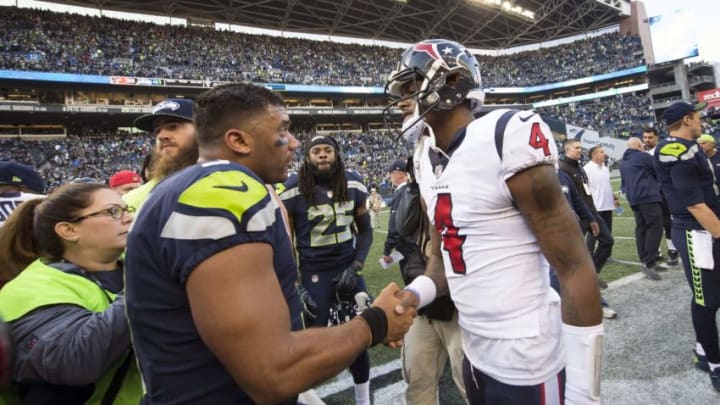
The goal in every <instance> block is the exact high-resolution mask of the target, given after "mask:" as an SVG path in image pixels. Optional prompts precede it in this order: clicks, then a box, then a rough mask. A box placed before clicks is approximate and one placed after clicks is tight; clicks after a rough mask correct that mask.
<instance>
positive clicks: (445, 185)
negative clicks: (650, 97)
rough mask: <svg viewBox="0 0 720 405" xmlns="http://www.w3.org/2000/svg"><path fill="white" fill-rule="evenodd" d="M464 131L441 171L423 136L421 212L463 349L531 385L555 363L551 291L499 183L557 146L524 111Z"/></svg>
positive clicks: (505, 378)
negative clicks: (436, 249)
mask: <svg viewBox="0 0 720 405" xmlns="http://www.w3.org/2000/svg"><path fill="white" fill-rule="evenodd" d="M503 127H504V131H503ZM496 128H497V129H496ZM465 131H466V132H465V137H464V139H463V140H462V143H460V145H459V146H458V147H457V148H456V149H455V150H454V151H452V152H451V156H450V157H449V159H448V160H447V164H446V165H445V167H438V165H435V166H433V161H437V159H431V158H430V155H431V154H432V153H433V152H432V151H433V150H434V151H440V150H439V149H436V148H435V139H434V137H433V136H432V135H431V136H427V137H423V138H422V139H421V141H420V142H421V144H419V145H417V147H416V149H415V158H414V162H415V173H416V176H417V179H418V182H419V184H420V191H421V193H422V197H423V199H424V200H425V202H426V206H427V214H428V217H429V218H430V220H431V222H432V223H433V225H434V226H435V228H436V229H437V230H438V231H439V233H440V234H441V235H442V246H441V250H442V254H443V263H444V266H445V274H446V276H447V279H448V284H449V288H450V294H451V296H452V298H453V301H454V302H455V305H456V306H457V308H458V312H459V321H460V326H461V327H462V329H463V345H464V348H465V353H466V355H467V357H468V360H469V361H470V363H471V364H473V366H475V367H476V368H478V369H479V370H481V371H483V372H484V373H486V374H488V375H490V376H492V377H493V378H495V379H498V380H500V381H502V382H504V383H507V384H511V385H530V384H533V385H534V384H539V383H541V382H544V381H547V379H548V378H550V377H551V376H552V375H553V374H555V373H557V372H558V371H559V370H560V369H562V367H563V366H564V351H563V346H562V341H561V338H560V332H561V329H560V314H559V305H558V302H559V297H558V295H557V294H556V293H555V291H554V290H552V289H551V288H550V286H549V275H548V271H549V268H548V264H547V261H546V260H545V258H544V256H543V255H542V253H541V251H540V247H539V245H538V244H537V241H536V238H535V236H534V234H533V233H532V231H531V230H530V228H529V227H528V224H527V223H526V221H525V219H524V217H523V216H522V215H521V213H520V211H518V209H517V208H516V207H515V206H514V205H513V200H512V196H511V195H510V191H509V189H508V187H507V184H506V181H507V180H508V179H509V178H511V177H512V176H514V175H515V174H516V173H518V172H520V171H522V170H524V169H527V168H529V167H532V166H536V165H542V164H549V165H555V166H557V147H556V145H555V141H554V139H553V135H552V133H551V131H550V128H549V127H548V125H547V124H546V123H545V122H544V121H543V120H542V119H541V117H540V115H539V114H536V113H534V112H533V111H513V110H507V109H501V110H495V111H492V112H490V113H488V114H487V115H485V116H484V117H482V118H478V119H476V120H475V121H473V122H472V123H470V124H469V125H468V126H467V127H466V129H465ZM496 131H497V133H496ZM496 138H497V142H496ZM440 153H441V154H442V152H440ZM500 154H502V159H500ZM443 155H444V154H443Z"/></svg>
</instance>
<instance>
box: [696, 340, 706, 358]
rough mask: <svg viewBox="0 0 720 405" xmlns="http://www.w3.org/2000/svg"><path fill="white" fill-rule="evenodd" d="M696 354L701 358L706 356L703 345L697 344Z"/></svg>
mask: <svg viewBox="0 0 720 405" xmlns="http://www.w3.org/2000/svg"><path fill="white" fill-rule="evenodd" d="M695 353H697V354H699V355H700V356H704V355H705V350H703V347H702V345H701V344H700V343H698V342H695Z"/></svg>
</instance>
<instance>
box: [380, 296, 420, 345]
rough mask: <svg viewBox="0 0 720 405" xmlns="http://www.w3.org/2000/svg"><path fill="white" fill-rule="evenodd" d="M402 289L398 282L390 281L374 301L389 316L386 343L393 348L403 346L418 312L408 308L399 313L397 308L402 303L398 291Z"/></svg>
mask: <svg viewBox="0 0 720 405" xmlns="http://www.w3.org/2000/svg"><path fill="white" fill-rule="evenodd" d="M399 291H401V290H400V287H398V285H397V284H395V283H394V282H393V283H390V284H388V285H387V286H386V287H385V288H383V290H382V291H381V292H380V295H378V296H377V298H376V299H375V301H374V302H373V305H372V306H373V307H379V308H380V309H382V310H383V312H385V316H386V317H387V323H388V330H387V335H386V337H385V341H384V342H383V343H385V344H386V345H388V346H390V347H392V348H398V347H400V346H402V338H403V336H404V335H405V333H407V331H408V329H410V326H411V325H412V323H413V319H414V318H415V315H416V314H417V311H415V308H414V307H413V308H408V310H407V311H404V312H403V313H402V314H398V313H397V312H396V311H395V308H396V307H397V306H398V305H400V300H399V299H398V296H397V294H398V292H399Z"/></svg>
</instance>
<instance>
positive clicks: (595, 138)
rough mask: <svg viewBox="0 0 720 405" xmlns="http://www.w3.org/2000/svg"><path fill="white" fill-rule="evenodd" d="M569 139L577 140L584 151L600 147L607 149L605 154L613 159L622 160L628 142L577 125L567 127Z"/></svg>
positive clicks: (567, 125)
mask: <svg viewBox="0 0 720 405" xmlns="http://www.w3.org/2000/svg"><path fill="white" fill-rule="evenodd" d="M565 127H566V130H567V133H566V136H567V139H577V140H579V141H580V145H582V148H583V149H584V150H588V149H590V148H592V147H593V146H596V145H600V146H602V147H603V148H604V149H605V153H606V154H607V155H608V156H609V157H610V158H612V159H615V160H620V159H622V155H623V153H625V149H627V141H625V140H622V139H617V138H610V137H609V136H602V137H601V136H600V134H599V133H598V132H597V131H593V130H591V129H585V128H580V127H576V126H575V125H570V124H566V125H565Z"/></svg>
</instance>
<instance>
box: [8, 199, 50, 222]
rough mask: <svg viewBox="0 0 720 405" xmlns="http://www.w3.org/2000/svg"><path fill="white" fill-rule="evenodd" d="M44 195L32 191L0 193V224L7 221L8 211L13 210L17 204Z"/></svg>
mask: <svg viewBox="0 0 720 405" xmlns="http://www.w3.org/2000/svg"><path fill="white" fill-rule="evenodd" d="M41 197H45V196H44V195H42V194H32V193H22V192H21V193H6V194H0V226H3V224H4V223H5V221H7V219H8V217H9V216H10V213H11V212H13V210H14V209H15V208H17V206H18V205H20V204H22V203H24V202H25V201H27V200H32V199H35V198H41Z"/></svg>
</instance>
